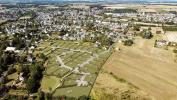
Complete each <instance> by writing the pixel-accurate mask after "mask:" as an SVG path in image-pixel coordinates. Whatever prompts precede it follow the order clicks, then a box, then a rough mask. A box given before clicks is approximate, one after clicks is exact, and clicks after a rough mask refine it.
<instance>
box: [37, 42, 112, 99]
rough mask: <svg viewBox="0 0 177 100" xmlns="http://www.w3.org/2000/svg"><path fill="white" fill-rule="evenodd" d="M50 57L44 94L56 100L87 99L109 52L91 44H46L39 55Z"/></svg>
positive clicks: (43, 83) (42, 46) (44, 80)
mask: <svg viewBox="0 0 177 100" xmlns="http://www.w3.org/2000/svg"><path fill="white" fill-rule="evenodd" d="M37 52H42V53H44V54H45V55H47V56H48V61H47V62H46V70H45V72H44V77H43V80H42V83H41V90H42V91H44V92H51V93H53V96H54V97H57V96H63V95H65V96H69V97H76V98H77V97H79V96H83V95H85V96H88V95H89V93H90V90H91V88H92V86H93V84H94V81H95V79H96V77H97V75H98V72H99V70H100V68H101V66H102V65H103V64H104V62H105V61H106V60H107V58H108V57H109V55H110V51H109V50H104V49H99V48H96V47H95V46H94V45H93V44H91V43H79V42H73V41H60V40H55V41H50V42H49V41H46V42H43V43H41V44H40V46H39V48H38V51H37Z"/></svg>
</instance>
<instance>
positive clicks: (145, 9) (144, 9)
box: [103, 4, 177, 12]
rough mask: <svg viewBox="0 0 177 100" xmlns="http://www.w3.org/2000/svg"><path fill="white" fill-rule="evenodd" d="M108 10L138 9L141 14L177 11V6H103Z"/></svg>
mask: <svg viewBox="0 0 177 100" xmlns="http://www.w3.org/2000/svg"><path fill="white" fill-rule="evenodd" d="M103 6H104V7H105V8H107V9H124V8H134V9H138V10H139V11H140V12H158V11H162V10H163V11H172V10H173V11H177V6H175V5H170V4H169V5H163V4H156V5H150V4H149V5H144V4H106V5H103Z"/></svg>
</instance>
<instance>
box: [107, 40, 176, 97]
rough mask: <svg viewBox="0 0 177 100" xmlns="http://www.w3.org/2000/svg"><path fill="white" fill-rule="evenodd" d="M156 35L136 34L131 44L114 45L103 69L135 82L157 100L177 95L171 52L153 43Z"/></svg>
mask: <svg viewBox="0 0 177 100" xmlns="http://www.w3.org/2000/svg"><path fill="white" fill-rule="evenodd" d="M154 41H155V39H152V40H145V39H141V38H137V39H136V41H135V45H134V46H132V47H126V46H122V45H120V44H118V45H117V47H119V48H120V49H121V50H120V51H115V52H114V53H113V54H112V56H111V57H110V58H109V59H108V60H107V62H106V64H105V65H104V70H106V71H108V73H113V74H114V75H115V76H117V77H120V78H123V79H125V80H127V81H128V82H130V83H132V84H134V85H135V86H137V87H138V88H139V89H141V90H143V91H145V92H147V93H148V94H150V95H151V96H153V97H155V98H156V99H157V100H167V99H170V100H174V99H175V98H177V95H176V89H177V82H176V81H175V80H176V78H177V74H176V71H177V68H176V66H177V63H175V62H174V57H173V53H172V51H170V50H164V49H159V48H155V47H153V44H154Z"/></svg>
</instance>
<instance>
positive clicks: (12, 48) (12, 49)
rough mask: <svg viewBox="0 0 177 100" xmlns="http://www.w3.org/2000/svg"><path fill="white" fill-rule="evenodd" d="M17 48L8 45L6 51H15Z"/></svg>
mask: <svg viewBox="0 0 177 100" xmlns="http://www.w3.org/2000/svg"><path fill="white" fill-rule="evenodd" d="M15 50H16V48H15V47H7V48H6V50H5V52H15Z"/></svg>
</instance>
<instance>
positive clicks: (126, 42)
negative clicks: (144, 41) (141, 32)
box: [124, 39, 133, 46]
mask: <svg viewBox="0 0 177 100" xmlns="http://www.w3.org/2000/svg"><path fill="white" fill-rule="evenodd" d="M124 45H125V46H132V45H133V40H131V39H128V40H125V41H124Z"/></svg>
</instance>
